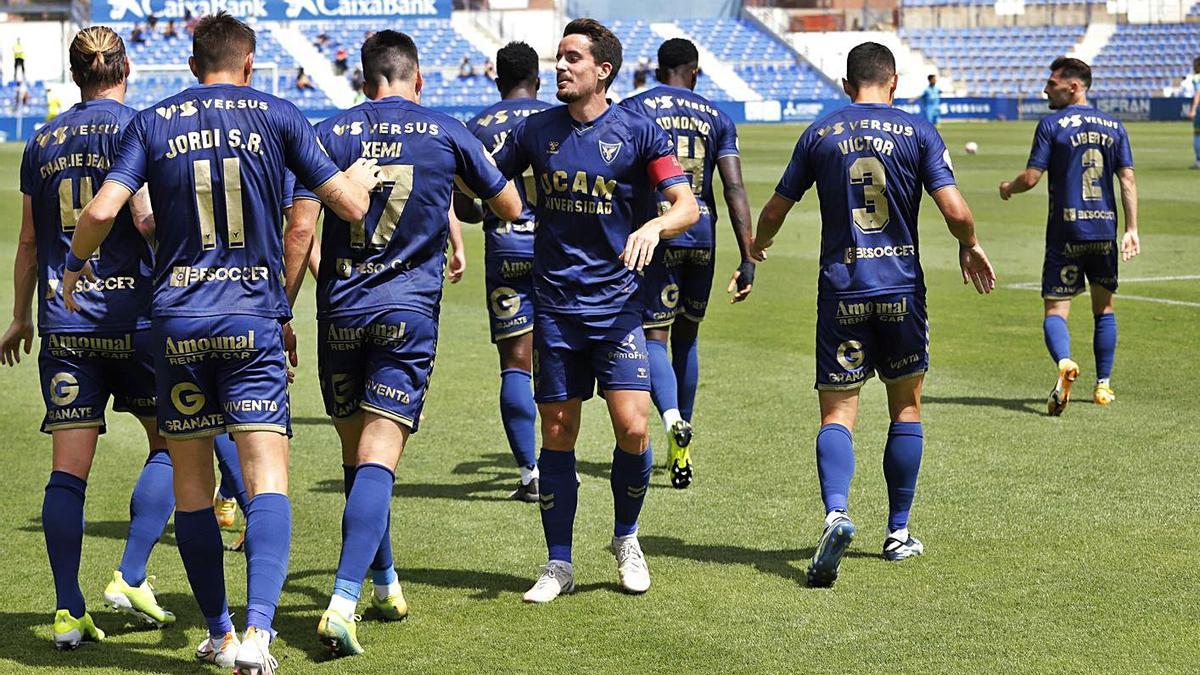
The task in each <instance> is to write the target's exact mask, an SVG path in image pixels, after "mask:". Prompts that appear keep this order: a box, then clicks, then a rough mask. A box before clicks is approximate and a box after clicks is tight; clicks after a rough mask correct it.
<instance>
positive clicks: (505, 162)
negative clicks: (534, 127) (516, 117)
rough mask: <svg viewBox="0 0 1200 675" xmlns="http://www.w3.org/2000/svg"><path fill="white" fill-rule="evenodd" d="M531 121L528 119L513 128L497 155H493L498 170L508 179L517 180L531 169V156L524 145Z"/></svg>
mask: <svg viewBox="0 0 1200 675" xmlns="http://www.w3.org/2000/svg"><path fill="white" fill-rule="evenodd" d="M530 119H532V118H531V117H530V118H526V119H525V120H524V121H522V122H521V123H520V124H518V125H517V126H515V127H513V130H512V131H510V132H509V133H508V136H507V137H505V139H504V142H503V143H501V144H500V147H498V148H496V152H495V154H493V155H492V159H494V160H496V168H498V169H500V173H502V174H504V175H505V176H507V177H508V178H511V179H515V178H516V177H517V176H520V175H521V174H522V173H525V169H527V168H529V155H528V153H527V152H526V151H525V148H524V145H525V135H526V134H525V127H526V125H528V124H529V120H530Z"/></svg>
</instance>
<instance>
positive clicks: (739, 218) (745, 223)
mask: <svg viewBox="0 0 1200 675" xmlns="http://www.w3.org/2000/svg"><path fill="white" fill-rule="evenodd" d="M717 171H718V172H720V174H721V185H722V187H723V188H724V191H725V204H726V205H727V206H728V207H729V222H730V223H731V224H732V225H733V236H734V237H736V238H737V243H738V250H739V251H741V254H742V262H741V264H740V265H738V268H737V270H735V271H734V273H733V276H732V277H731V278H730V279H729V288H727V289H726V292H727V293H731V294H732V295H733V297H731V298H730V299H729V302H730V303H734V302H741V301H742V300H745V299H746V298H747V297H748V296H749V295H750V291H751V290H752V289H753V287H754V258H753V256H751V255H750V246H751V244H752V243H753V242H754V231H753V229H752V227H751V225H750V200H749V198H747V197H746V186H745V184H744V183H743V182H742V160H741V158H740V157H738V156H737V155H728V156H726V157H721V158H720V159H718V160H717Z"/></svg>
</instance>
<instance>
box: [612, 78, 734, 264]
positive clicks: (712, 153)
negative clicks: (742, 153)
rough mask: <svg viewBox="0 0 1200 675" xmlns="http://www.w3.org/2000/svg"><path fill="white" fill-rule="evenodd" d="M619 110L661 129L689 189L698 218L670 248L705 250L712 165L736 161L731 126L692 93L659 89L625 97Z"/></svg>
mask: <svg viewBox="0 0 1200 675" xmlns="http://www.w3.org/2000/svg"><path fill="white" fill-rule="evenodd" d="M620 105H621V106H623V107H626V108H628V109H630V110H632V111H634V112H637V113H640V114H642V115H646V116H647V117H649V118H650V119H652V120H654V121H655V122H657V123H658V126H660V127H662V129H663V131H665V132H666V133H667V135H668V136H670V137H671V140H672V141H674V143H675V153H676V155H677V156H678V157H679V163H680V164H681V165H682V166H683V170H684V171H685V172H686V173H687V176H688V180H690V181H691V183H692V193H693V194H694V195H696V204H697V206H699V207H700V218H699V219H698V220H697V221H696V224H695V225H693V226H692V227H691V229H689V230H688V231H687V232H684V233H683V234H681V235H679V236H678V237H675V238H674V239H672V240H671V242H670V243H671V246H679V247H685V248H711V247H712V246H714V245H715V244H716V242H717V239H716V229H715V226H716V224H717V198H716V196H715V195H714V194H713V179H714V178H715V177H716V172H717V160H718V159H721V158H722V157H730V156H734V157H736V156H737V155H738V137H737V127H736V126H735V125H734V123H733V120H732V119H730V118H729V116H728V115H726V114H725V113H723V112H721V111H720V110H718V109H717V108H716V107H715V106H713V104H712V103H710V102H709V101H708V99H706V98H704V97H703V96H700V95H699V94H697V93H696V92H694V91H691V90H690V89H680V88H678V87H668V86H665V85H663V86H658V87H655V88H653V89H650V90H647V91H644V92H642V93H640V94H638V95H636V96H630V97H629V98H627V99H625V100H623V101H621V103H620ZM658 201H659V206H660V207H661V208H664V209H665V206H666V203H667V202H666V200H665V199H663V198H662V195H659V198H658ZM655 215H657V212H656V213H655Z"/></svg>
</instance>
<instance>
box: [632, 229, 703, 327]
mask: <svg viewBox="0 0 1200 675" xmlns="http://www.w3.org/2000/svg"><path fill="white" fill-rule="evenodd" d="M713 258H714V257H713V249H711V248H676V247H674V246H667V247H665V248H661V249H659V250H658V251H657V252H656V253H655V255H654V260H653V261H651V263H650V264H649V265H647V266H646V269H645V273H644V278H643V279H642V301H643V302H644V303H645V304H646V308H645V310H644V311H643V312H642V325H643V326H645V327H646V328H664V327H666V326H670V325H671V323H672V322H674V321H675V317H677V316H683V317H686V318H688V319H691V320H692V321H695V322H696V323H700V322H701V321H703V320H704V312H705V311H706V310H707V309H708V295H709V293H710V292H711V291H712V282H713Z"/></svg>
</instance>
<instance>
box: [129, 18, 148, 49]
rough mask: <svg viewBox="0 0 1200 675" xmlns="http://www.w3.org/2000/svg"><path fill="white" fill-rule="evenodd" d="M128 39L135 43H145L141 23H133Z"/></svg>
mask: <svg viewBox="0 0 1200 675" xmlns="http://www.w3.org/2000/svg"><path fill="white" fill-rule="evenodd" d="M129 41H130V42H132V43H133V44H135V45H144V44H146V35H145V33H144V32H143V31H142V24H140V23H135V24H133V30H131V31H129Z"/></svg>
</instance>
